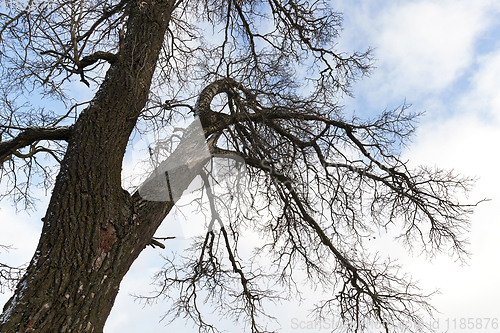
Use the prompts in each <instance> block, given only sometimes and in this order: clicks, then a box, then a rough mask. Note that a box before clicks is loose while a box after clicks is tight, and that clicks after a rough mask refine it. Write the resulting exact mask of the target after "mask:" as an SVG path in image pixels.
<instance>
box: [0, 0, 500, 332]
mask: <svg viewBox="0 0 500 333" xmlns="http://www.w3.org/2000/svg"><path fill="white" fill-rule="evenodd" d="M332 3H333V5H334V8H335V9H336V10H338V11H339V12H343V13H344V15H345V16H344V17H345V22H344V31H343V33H342V37H341V39H340V40H339V45H338V48H339V49H341V50H345V51H346V52H349V51H352V50H363V49H365V48H366V47H368V46H371V47H374V48H375V57H376V58H377V59H378V60H377V63H376V67H377V68H376V69H375V71H374V73H373V75H372V76H371V77H370V78H367V79H365V80H363V81H361V82H359V83H357V84H355V85H354V87H353V89H354V94H355V96H356V98H355V99H351V98H346V100H345V104H346V113H347V114H350V113H352V112H353V111H355V112H356V114H357V115H358V116H361V117H365V116H366V117H370V116H373V115H375V114H377V113H379V112H381V111H383V110H384V109H386V108H396V107H398V106H399V105H401V104H402V103H403V102H404V101H405V100H406V101H407V102H408V103H410V104H412V105H413V106H412V110H413V111H415V112H419V111H426V114H425V116H423V117H422V118H421V120H420V125H419V128H418V130H417V132H416V136H415V137H414V139H413V142H412V144H411V145H410V146H409V147H408V148H407V149H405V151H404V152H403V155H404V157H405V158H407V159H409V160H410V164H412V165H422V164H423V165H430V166H434V165H437V166H439V167H443V168H449V169H454V170H455V171H456V172H459V173H463V174H466V175H470V176H476V177H478V182H477V186H476V188H475V190H474V191H473V192H472V193H471V197H470V198H469V200H470V201H471V202H474V201H475V200H479V199H482V198H484V197H487V198H489V199H491V201H490V202H486V203H483V204H481V205H480V206H479V207H478V208H477V209H476V214H474V216H473V217H472V227H471V233H470V235H469V238H470V241H471V245H470V250H471V252H472V253H473V255H472V257H471V259H470V260H469V261H468V265H465V266H461V265H460V264H459V263H456V262H454V261H453V260H452V259H450V258H449V257H448V256H446V255H443V256H441V257H438V258H435V259H434V260H433V261H432V262H429V261H428V260H427V258H425V257H419V256H417V255H418V253H414V254H413V255H410V256H406V255H404V251H403V250H402V248H401V247H400V246H399V245H398V244H396V243H394V242H393V241H392V239H390V237H379V238H378V239H377V241H376V242H374V244H373V246H374V249H376V250H378V251H380V252H381V253H383V254H388V255H391V256H399V257H400V258H401V259H400V260H401V262H400V263H401V264H403V265H404V267H405V269H406V270H407V271H409V272H410V273H411V274H412V275H413V276H414V277H415V278H416V279H417V280H420V286H421V287H422V289H423V290H424V291H428V292H432V291H433V290H435V289H440V291H441V293H440V294H439V295H436V296H435V297H434V305H435V306H436V307H437V308H438V310H440V311H441V313H440V314H438V315H437V317H436V318H437V319H438V320H439V322H438V323H437V325H438V326H436V328H438V329H437V330H436V332H445V331H446V330H447V329H449V332H450V333H451V332H498V331H499V330H500V328H497V329H496V330H494V329H492V328H491V326H490V328H489V329H485V328H484V327H482V328H481V329H479V328H478V327H474V329H468V328H463V329H462V328H461V327H460V320H461V318H466V319H468V318H473V319H474V322H475V323H476V325H477V323H479V322H482V323H485V322H486V320H485V319H486V318H490V319H493V318H498V319H500V305H499V304H500V303H499V302H498V299H499V298H500V290H499V289H498V288H496V287H495V285H496V283H497V281H500V265H499V260H498V257H499V255H500V245H498V244H499V243H498V242H497V237H498V236H497V235H499V234H500V217H499V216H500V211H499V208H498V207H499V205H498V202H500V195H499V190H498V189H499V188H500V175H499V173H498V171H497V169H498V168H497V162H498V161H499V159H498V158H497V157H496V152H497V149H496V145H497V144H498V142H500V94H499V91H500V89H499V88H500V23H499V22H500V20H499V18H500V2H499V1H486V0H453V1H452V0H443V1H437V0H436V1H419V0H415V1H392V0H389V1H376V0H363V1H361V0H360V1H342V0H334V1H332ZM39 194H40V195H39V196H40V198H41V199H42V201H41V202H40V203H39V204H38V207H39V211H38V212H36V213H32V214H31V216H29V215H28V214H27V213H19V214H17V215H15V212H14V209H13V208H12V207H10V205H9V204H8V203H3V204H2V205H1V206H0V207H1V210H0V221H2V233H1V234H0V244H14V246H15V247H17V250H13V251H11V252H9V253H8V254H6V253H1V254H0V261H2V262H5V261H8V260H11V263H12V264H16V263H22V262H25V261H28V260H29V259H30V258H31V255H32V253H33V250H34V248H35V247H36V244H37V238H38V233H39V230H40V228H41V223H40V222H39V221H40V217H41V216H42V215H43V211H44V209H45V206H46V202H47V200H48V197H47V196H46V194H45V193H44V192H43V191H40V192H39ZM191 219H193V218H192V217H191ZM194 220H196V221H195V222H196V223H198V226H199V228H198V229H197V227H196V226H193V220H191V221H189V222H190V224H189V227H187V221H185V220H183V217H182V216H181V215H178V216H177V217H176V218H172V217H169V218H168V219H167V221H166V222H165V223H164V226H163V227H162V229H161V230H160V231H159V233H158V234H159V235H160V236H169V235H170V233H172V228H173V229H174V230H176V232H178V233H179V234H181V235H182V236H183V238H187V239H189V237H190V236H192V235H194V234H195V233H196V232H197V230H199V231H200V232H202V231H203V228H202V223H203V219H202V218H201V217H200V218H199V219H198V218H196V217H195V218H194ZM181 238H182V237H181ZM172 242H179V243H172V244H171V245H170V246H171V248H170V249H169V248H168V247H167V249H166V250H165V251H170V250H173V249H174V248H177V247H180V246H181V244H182V242H183V241H182V240H176V241H172ZM168 245H169V243H167V246H168ZM159 265H161V260H159V256H158V250H153V249H151V248H147V249H146V250H145V251H144V253H143V254H142V255H141V257H140V258H139V260H138V262H136V263H135V264H134V266H133V267H132V269H131V271H130V272H129V275H128V276H127V277H126V278H125V280H124V281H123V283H122V285H121V292H120V294H119V296H118V298H117V300H116V303H115V307H114V309H113V311H112V314H111V316H110V318H109V320H108V323H107V326H106V329H105V332H108V333H114V332H121V333H129V332H141V331H154V332H167V331H170V330H171V329H172V327H171V326H170V327H168V328H167V327H165V323H164V322H161V323H159V318H160V316H161V314H162V313H163V312H165V305H162V304H161V303H159V304H158V305H156V306H154V307H145V308H144V307H143V306H142V305H141V304H139V303H135V302H134V300H133V298H132V297H130V296H129V293H136V294H140V293H143V294H146V293H148V292H149V291H151V290H152V289H151V286H150V285H149V283H150V281H151V280H150V277H151V275H152V274H153V273H154V272H155V271H156V269H157V268H159ZM311 296H312V297H311V300H312V299H313V298H314V293H311ZM7 298H8V295H7V294H0V303H4V302H5V301H6V300H7ZM309 305H310V303H309V302H308V301H306V302H305V303H303V304H301V305H300V306H299V305H298V304H297V303H290V304H283V305H282V306H280V307H275V308H270V310H271V311H272V312H273V313H272V314H273V315H275V316H277V317H278V319H279V320H280V325H281V329H282V330H281V331H282V332H317V331H318V327H317V328H316V329H301V328H300V327H297V326H300V325H297V324H300V323H307V322H308V321H310V320H311V318H308V317H307V316H306V315H307V313H306V311H304V309H307V308H308V306H309ZM454 319H455V321H453V320H454ZM478 319H481V320H480V321H478ZM183 325H184V322H183V321H180V322H179V323H177V324H175V328H176V329H177V330H180V331H182V332H196V330H195V329H190V328H189V327H187V328H186V327H184V326H183ZM453 325H455V327H454V326H453ZM224 326H225V327H226V328H227V329H228V330H230V331H231V332H240V331H242V330H241V329H233V328H232V327H231V324H230V323H224ZM303 326H304V325H303ZM305 326H307V325H305ZM322 331H327V330H326V329H322Z"/></svg>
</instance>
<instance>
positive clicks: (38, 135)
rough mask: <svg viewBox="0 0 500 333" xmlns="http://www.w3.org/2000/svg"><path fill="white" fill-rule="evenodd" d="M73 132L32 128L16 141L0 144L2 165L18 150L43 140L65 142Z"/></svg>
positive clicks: (61, 129)
mask: <svg viewBox="0 0 500 333" xmlns="http://www.w3.org/2000/svg"><path fill="white" fill-rule="evenodd" d="M71 132H72V127H66V126H64V127H57V128H45V127H31V128H27V129H25V130H24V131H23V132H21V133H19V135H18V136H16V137H15V138H14V139H12V140H9V141H6V142H0V164H1V163H3V162H4V161H6V160H7V159H8V157H9V156H10V155H11V154H14V153H15V152H16V150H18V149H21V148H24V147H27V146H29V145H31V144H32V143H34V142H36V141H41V140H65V141H67V140H68V139H69V138H70V136H71Z"/></svg>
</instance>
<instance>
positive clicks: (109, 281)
mask: <svg viewBox="0 0 500 333" xmlns="http://www.w3.org/2000/svg"><path fill="white" fill-rule="evenodd" d="M173 3H174V1H171V0H160V1H158V0H156V1H149V0H146V1H144V0H141V1H136V2H134V3H132V4H131V5H130V16H129V18H128V22H127V32H126V35H125V39H124V41H123V44H122V46H121V49H120V51H119V53H118V54H117V55H118V58H117V59H118V60H117V61H116V62H114V63H113V64H112V65H111V67H110V69H109V70H108V72H107V74H106V78H105V80H104V82H103V84H102V85H101V87H100V89H99V91H98V92H97V94H96V96H95V97H94V99H93V101H92V103H91V104H90V106H89V107H88V108H87V109H86V110H85V111H84V112H83V113H82V114H81V115H80V117H79V119H78V121H77V122H76V123H75V125H74V128H73V133H72V136H71V139H70V140H69V143H68V149H67V152H66V155H65V158H64V160H63V162H62V164H61V167H60V172H59V175H58V176H57V179H56V183H55V187H54V190H53V193H52V197H51V200H50V203H49V206H48V209H47V213H46V215H45V217H44V219H43V222H44V226H43V230H42V235H41V237H40V242H39V244H38V248H37V251H36V253H35V255H34V257H33V259H32V260H31V263H30V265H29V267H28V270H27V273H26V274H25V276H24V277H23V278H22V280H21V281H20V283H19V285H18V286H17V289H16V291H15V294H14V296H13V297H12V298H11V299H10V300H9V301H8V302H7V304H6V305H5V307H4V311H3V314H2V316H1V317H0V331H1V332H2V333H11V332H20V333H24V332H40V333H41V332H61V333H62V332H102V330H103V327H104V323H105V322H106V319H107V317H108V315H109V313H110V311H111V308H112V306H113V303H114V300H115V297H116V295H117V293H118V288H119V285H120V282H121V280H122V278H123V277H124V275H125V274H126V272H127V271H128V269H129V268H130V266H131V264H132V263H133V262H134V260H135V259H136V258H137V256H138V255H139V253H140V252H141V251H142V250H143V249H144V247H145V246H146V245H147V244H148V243H149V242H150V240H151V237H152V236H153V234H154V232H155V231H156V229H157V228H158V226H159V225H160V223H161V222H162V221H163V219H164V218H165V216H166V215H167V214H168V212H169V211H170V209H171V208H172V206H173V204H174V200H170V201H165V202H152V201H145V200H143V199H141V197H140V195H139V194H138V193H136V194H134V195H133V196H131V195H130V194H129V193H128V192H126V191H124V190H123V189H122V187H121V167H122V160H123V156H124V153H125V149H126V146H127V142H128V139H129V135H130V134H131V132H132V130H133V128H134V126H135V123H136V121H137V118H138V116H139V113H140V111H141V110H142V108H143V107H144V105H145V103H146V101H147V98H148V92H149V89H150V85H151V80H152V76H153V73H154V70H155V66H156V62H157V60H158V55H159V52H160V50H161V47H162V44H163V40H164V35H165V31H166V28H167V25H168V23H169V20H170V16H171V13H172V11H173V9H174V8H173ZM201 163H202V162H200V164H199V165H201ZM199 165H196V166H195V167H193V169H191V170H192V172H185V171H186V170H181V169H178V170H176V171H172V172H171V173H172V177H170V178H176V179H181V180H182V181H180V182H179V183H178V184H177V185H176V187H177V188H179V189H182V186H184V185H185V186H186V187H187V185H188V184H189V183H190V182H191V180H192V179H193V178H194V177H195V176H196V175H195V173H196V170H194V169H196V168H198V167H199ZM188 171H189V170H188ZM181 173H183V174H182V177H180V174H181Z"/></svg>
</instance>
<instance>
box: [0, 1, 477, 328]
mask: <svg viewBox="0 0 500 333" xmlns="http://www.w3.org/2000/svg"><path fill="white" fill-rule="evenodd" d="M28 6H31V7H27V8H25V9H24V10H21V11H14V10H12V11H10V12H8V13H1V14H0V15H1V23H2V25H1V29H0V43H1V44H0V45H1V49H0V57H1V62H0V63H1V65H2V74H3V79H2V81H1V82H2V85H1V88H2V92H3V94H2V101H3V108H2V110H1V111H0V112H1V113H0V117H1V118H2V124H1V125H0V131H1V134H2V142H0V160H1V162H2V170H1V172H2V180H3V181H5V182H6V185H7V190H6V192H5V193H4V194H3V197H5V198H10V199H12V200H13V201H14V202H15V203H18V204H19V203H22V204H23V205H24V206H25V207H27V208H30V207H32V205H33V201H32V200H33V199H32V198H31V197H30V188H31V186H33V185H36V184H35V183H36V182H37V180H38V179H42V181H41V185H42V186H46V187H47V188H52V196H51V200H50V203H49V206H48V208H47V212H46V214H45V217H44V218H43V230H42V234H41V236H40V241H39V244H38V247H37V251H36V253H35V255H34V256H33V259H32V260H31V262H30V264H29V266H28V267H27V270H26V273H25V274H24V275H23V277H22V278H21V279H20V281H19V283H18V284H17V287H16V289H15V292H14V295H13V297H12V298H11V299H10V300H9V302H8V303H7V304H6V305H5V307H4V311H3V314H2V315H1V317H0V320H1V321H0V330H1V332H3V333H7V332H32V331H37V332H53V331H57V332H70V331H73V332H75V331H78V332H101V331H102V329H103V327H104V323H105V321H106V319H107V317H108V315H109V312H110V310H111V308H112V306H113V303H114V299H115V297H116V295H117V293H118V287H119V284H120V282H121V280H122V278H123V277H124V275H125V274H126V272H127V271H128V269H129V267H130V266H131V264H132V263H133V262H134V260H135V259H136V258H137V256H138V255H139V254H140V253H141V251H142V250H143V249H144V248H145V247H146V246H147V245H148V244H153V245H160V246H161V245H162V244H161V242H159V241H158V239H154V238H153V236H154V233H155V231H156V230H157V228H158V227H159V225H160V224H161V223H162V221H163V220H164V218H165V217H166V216H167V215H168V214H169V212H171V210H172V208H173V206H174V204H175V201H176V200H177V199H178V198H179V197H180V195H181V194H182V192H183V191H184V190H185V189H187V188H188V186H189V184H191V183H192V181H193V180H194V179H195V178H196V177H201V180H202V182H201V183H202V186H201V187H200V188H199V190H200V195H201V197H200V200H199V203H200V205H201V206H200V210H201V211H202V212H205V211H206V212H207V214H208V217H209V221H210V223H209V229H208V231H207V233H206V236H205V237H204V238H202V239H199V240H198V239H197V240H195V241H194V242H193V245H192V247H191V248H190V251H188V253H186V254H185V255H183V256H182V258H181V259H176V258H166V259H167V260H166V265H165V267H164V269H163V270H162V271H161V272H159V273H158V275H157V276H156V278H157V282H158V283H159V286H160V289H159V291H158V295H157V297H161V296H165V297H171V296H172V295H174V294H176V295H177V297H176V298H175V299H173V300H172V302H173V303H172V307H171V309H170V311H169V315H171V318H173V319H175V318H176V317H179V316H181V315H182V316H184V315H187V316H188V317H190V318H192V319H193V321H194V322H195V323H196V324H197V325H199V327H200V331H207V332H209V331H217V327H215V326H214V324H213V323H210V322H209V321H207V319H206V317H205V316H204V315H203V313H202V311H201V310H200V306H199V305H200V303H199V302H200V300H199V298H198V297H197V296H198V295H199V293H200V292H205V293H206V294H207V295H208V299H209V300H211V301H212V302H213V305H214V306H216V307H217V309H218V310H219V311H220V313H221V314H224V315H229V316H232V317H234V318H235V319H240V320H244V321H246V322H247V323H248V327H249V329H250V330H251V331H252V332H266V331H268V330H267V329H266V328H265V318H262V317H266V312H264V310H263V306H264V304H265V303H266V302H267V301H268V300H270V301H273V300H274V301H278V300H279V299H280V298H281V297H285V298H288V297H291V296H293V295H296V294H297V293H300V288H299V286H298V285H297V284H296V283H295V279H294V277H295V276H296V274H297V272H298V271H301V270H302V271H304V272H305V273H306V274H307V277H308V279H309V280H310V281H311V282H312V283H316V284H318V285H319V286H321V287H322V288H325V289H326V290H330V291H331V295H332V298H331V299H325V300H324V302H322V303H320V304H318V305H317V308H316V311H315V313H316V314H317V316H319V317H320V318H321V317H325V316H329V315H331V314H332V313H333V314H336V315H338V316H339V317H340V318H341V319H342V321H343V324H344V326H342V329H346V330H348V331H353V332H361V331H363V330H364V329H365V328H366V326H367V324H368V323H369V322H370V321H373V320H375V321H377V322H379V323H380V324H381V325H382V326H383V327H384V328H385V331H386V332H391V331H395V329H396V328H397V327H401V325H404V326H406V327H408V328H409V329H410V328H413V327H417V331H420V330H422V329H424V328H425V325H424V323H423V321H422V318H421V317H420V316H419V312H418V311H419V309H424V310H427V311H430V310H432V307H431V306H430V304H429V303H428V299H427V297H426V296H425V295H423V294H421V293H420V292H419V290H418V288H417V287H416V286H415V285H414V284H413V282H412V281H411V279H409V278H407V277H406V276H401V275H400V274H399V269H398V267H397V266H396V265H394V264H393V263H391V262H388V261H384V260H380V259H379V258H377V257H375V256H373V255H371V254H370V253H369V252H368V251H366V250H365V247H364V244H365V242H366V240H367V239H368V237H370V236H371V234H372V233H373V232H375V231H377V230H378V229H384V228H389V227H390V228H400V230H401V232H400V236H399V238H400V239H401V240H402V241H403V242H405V243H406V244H407V245H410V246H412V245H414V244H420V245H421V246H423V247H424V249H425V250H427V251H428V252H429V253H430V254H435V253H438V252H439V251H441V250H443V249H446V250H448V249H449V248H451V249H452V250H453V251H455V252H456V254H457V255H458V256H460V257H462V256H463V255H466V254H467V252H466V249H465V248H464V240H463V239H462V237H463V234H464V231H466V230H467V223H468V222H467V216H468V214H469V213H471V212H472V208H473V206H470V205H466V204H462V203H460V202H459V201H458V200H457V199H456V196H457V194H459V193H460V192H461V191H464V192H467V191H468V190H469V189H470V186H471V185H472V181H471V180H470V179H468V178H462V177H458V176H456V175H454V174H452V173H450V172H446V171H443V170H438V169H427V168H420V169H417V170H410V169H409V168H408V167H407V164H406V162H405V161H403V160H401V158H400V155H399V153H400V150H401V148H402V146H404V144H405V143H406V142H407V140H408V139H409V138H410V137H411V135H412V133H413V132H414V123H415V117H417V116H418V115H417V114H412V113H409V112H408V110H407V105H403V106H402V107H401V108H398V109H396V110H392V111H385V112H383V113H382V114H381V115H380V116H379V117H377V118H375V119H371V120H360V119H356V118H354V119H347V117H346V116H345V115H344V114H343V107H342V104H341V99H342V98H343V97H345V96H346V95H350V85H351V84H352V82H354V81H355V80H356V79H359V78H361V77H363V76H366V75H368V74H369V73H370V71H371V67H372V62H373V60H372V57H371V50H367V51H366V52H361V53H359V52H354V53H352V54H346V53H342V52H340V51H338V50H336V49H335V47H334V46H335V40H336V39H337V37H338V35H339V31H340V29H341V23H342V16H341V15H340V14H339V13H336V12H334V11H333V10H332V9H331V8H330V7H329V5H328V3H327V2H326V1H318V2H313V3H309V2H307V1H288V2H280V1H274V0H268V1H257V2H255V1H237V0H229V1H188V0H184V1H182V0H178V1H173V0H160V1H157V0H155V1H150V0H146V1H102V2H94V1H87V0H85V1H84V0H82V1H67V2H62V1H61V2H54V3H45V4H39V3H38V4H37V7H36V8H35V7H34V5H33V2H30V3H28ZM77 82H81V83H83V84H84V85H85V86H89V87H91V89H92V88H94V87H95V88H96V93H95V95H94V97H93V98H92V99H91V100H90V101H81V100H78V99H77V98H75V97H74V96H72V95H71V91H70V92H69V93H68V92H67V91H68V89H72V87H74V86H75V84H76V83H77ZM30 94H37V96H41V97H44V98H50V99H54V100H56V101H60V103H59V104H58V105H60V108H61V109H59V110H55V111H50V110H48V109H49V107H46V108H43V107H38V106H32V105H31V104H30V101H31V102H32V99H30V97H29V96H30ZM14 100H15V101H16V102H17V103H14ZM50 108H52V109H53V106H52V104H51V105H50ZM179 119H185V120H186V121H188V122H190V121H193V120H194V121H193V122H192V124H191V125H189V126H188V127H187V129H186V130H184V131H183V133H181V134H179V133H180V132H179V131H177V132H175V133H174V134H173V135H172V136H171V137H169V140H168V141H167V146H168V147H169V149H167V150H166V151H168V153H167V154H166V155H165V156H164V161H162V162H161V163H160V164H159V165H155V166H156V167H157V169H156V171H154V173H153V174H152V175H151V176H150V177H149V178H148V179H147V180H146V182H145V183H144V185H143V186H142V187H141V188H140V189H139V190H137V191H135V192H133V193H132V194H130V193H129V192H128V191H126V190H124V189H123V187H122V175H121V170H122V162H123V158H124V155H125V151H126V149H127V145H128V143H129V142H130V139H131V138H132V137H133V136H134V135H135V134H141V133H147V132H150V131H157V130H159V129H161V128H164V127H166V126H170V125H172V124H173V123H174V121H175V120H179ZM200 133H201V140H200ZM205 148H206V152H207V154H201V155H200V154H199V153H198V152H199V151H200V149H205ZM42 156H48V157H50V158H51V159H52V160H51V161H52V162H48V161H46V160H41V157H42ZM220 159H226V160H227V161H233V162H231V163H232V164H231V163H229V164H230V166H229V169H231V168H237V167H241V165H242V164H244V165H246V176H245V177H243V178H238V181H241V184H242V185H243V186H242V187H235V186H228V187H219V188H215V187H214V186H212V185H213V179H214V178H216V177H217V176H216V175H215V174H214V172H213V169H211V168H210V167H209V166H210V165H214V163H217V162H216V161H217V160H220ZM221 170H222V171H221V172H220V175H219V177H222V178H226V180H227V178H228V177H231V175H233V173H232V170H229V172H227V173H224V169H221ZM55 174H57V176H56V177H55V181H54V182H53V181H52V177H53V176H54V175H55ZM34 175H37V176H34ZM40 177H41V178H40ZM34 182H35V183H34ZM211 184H212V185H211ZM233 185H234V184H233ZM242 189H244V190H242ZM159 198H160V199H159ZM207 210H208V211H207ZM245 230H253V231H255V232H258V233H259V235H260V237H261V240H262V244H259V245H258V246H256V248H255V251H254V254H253V255H252V256H250V257H248V258H242V257H241V256H240V254H239V253H240V252H239V251H238V244H239V240H240V238H241V237H242V236H241V235H242V233H243V232H245ZM264 258H265V259H264ZM266 263H267V264H266ZM270 281H274V285H276V286H281V287H282V289H284V290H285V291H286V292H285V293H282V292H281V293H278V290H277V289H273V288H271V287H269V286H270V285H272V284H271V283H270ZM276 288H278V287H276ZM278 289H279V288H278ZM147 300H150V299H147ZM205 301H206V299H205ZM201 302H203V301H201ZM415 325H416V326H415ZM339 329H340V328H339Z"/></svg>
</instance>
